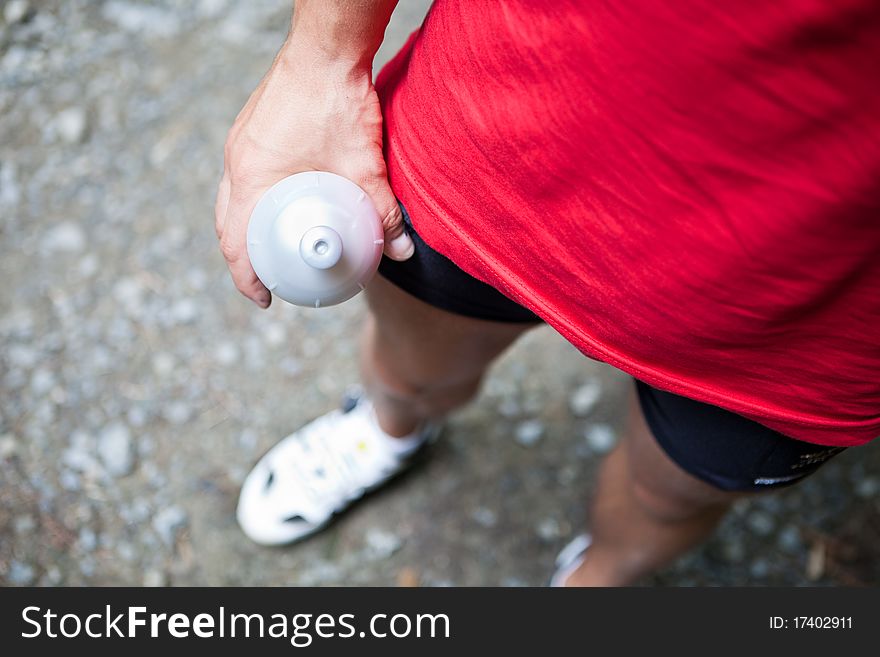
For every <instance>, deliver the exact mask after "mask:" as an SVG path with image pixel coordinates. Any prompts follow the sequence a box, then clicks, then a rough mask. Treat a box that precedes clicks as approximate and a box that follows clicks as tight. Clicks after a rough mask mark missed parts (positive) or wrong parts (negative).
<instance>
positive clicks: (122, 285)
mask: <svg viewBox="0 0 880 657" xmlns="http://www.w3.org/2000/svg"><path fill="white" fill-rule="evenodd" d="M143 294H144V290H143V288H142V287H141V284H140V283H138V282H137V281H136V280H135V279H133V278H120V279H119V280H118V281H116V284H115V285H114V286H113V298H114V299H116V301H117V302H119V303H121V304H122V305H124V306H126V307H127V308H134V307H137V306H139V305H140V304H141V303H142V301H143Z"/></svg>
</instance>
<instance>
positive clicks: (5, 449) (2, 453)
mask: <svg viewBox="0 0 880 657" xmlns="http://www.w3.org/2000/svg"><path fill="white" fill-rule="evenodd" d="M17 448H18V444H17V442H16V440H15V436H13V435H12V434H11V433H4V434H3V435H2V436H0V459H8V458H9V457H10V456H12V455H13V454H15V450H16V449H17Z"/></svg>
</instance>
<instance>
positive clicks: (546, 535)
mask: <svg viewBox="0 0 880 657" xmlns="http://www.w3.org/2000/svg"><path fill="white" fill-rule="evenodd" d="M535 533H537V534H538V536H540V537H541V539H543V540H545V541H553V540H555V539H557V538H559V534H560V527H559V521H558V520H556V518H544V519H543V520H541V521H540V522H539V523H538V525H537V527H535Z"/></svg>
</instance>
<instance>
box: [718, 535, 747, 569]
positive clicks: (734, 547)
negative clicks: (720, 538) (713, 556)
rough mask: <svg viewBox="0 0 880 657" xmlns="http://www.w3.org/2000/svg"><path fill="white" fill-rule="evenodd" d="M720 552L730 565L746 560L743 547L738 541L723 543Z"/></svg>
mask: <svg viewBox="0 0 880 657" xmlns="http://www.w3.org/2000/svg"><path fill="white" fill-rule="evenodd" d="M721 552H722V553H723V554H724V558H725V559H727V561H729V562H731V563H741V562H742V560H743V559H745V558H746V548H745V545H743V543H742V541H739V540H727V541H725V542H724V545H723V547H722V548H721Z"/></svg>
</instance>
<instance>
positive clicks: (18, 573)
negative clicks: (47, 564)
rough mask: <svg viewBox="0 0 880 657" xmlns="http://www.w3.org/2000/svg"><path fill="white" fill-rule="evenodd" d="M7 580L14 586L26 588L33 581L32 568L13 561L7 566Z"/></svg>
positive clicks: (15, 560)
mask: <svg viewBox="0 0 880 657" xmlns="http://www.w3.org/2000/svg"><path fill="white" fill-rule="evenodd" d="M6 577H7V579H8V580H9V583H10V584H13V585H15V586H27V585H29V584H31V583H32V582H33V581H34V569H33V567H32V566H30V565H28V564H26V563H22V562H21V561H18V560H17V559H13V560H12V562H11V563H10V564H9V573H8V574H7V576H6Z"/></svg>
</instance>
